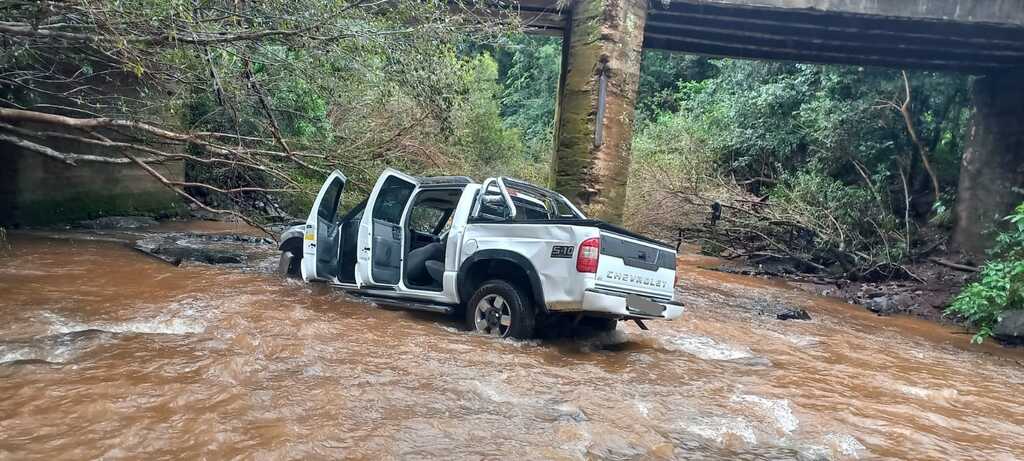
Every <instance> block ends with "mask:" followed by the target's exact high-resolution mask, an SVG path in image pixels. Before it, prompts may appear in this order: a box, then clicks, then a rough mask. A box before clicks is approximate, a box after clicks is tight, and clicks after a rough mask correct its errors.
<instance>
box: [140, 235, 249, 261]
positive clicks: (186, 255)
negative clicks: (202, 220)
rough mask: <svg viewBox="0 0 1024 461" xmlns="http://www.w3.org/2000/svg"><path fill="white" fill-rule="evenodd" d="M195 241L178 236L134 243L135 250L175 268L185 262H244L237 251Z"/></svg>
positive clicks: (243, 258)
mask: <svg viewBox="0 0 1024 461" xmlns="http://www.w3.org/2000/svg"><path fill="white" fill-rule="evenodd" d="M211 237H213V236H211ZM216 237H218V240H223V239H225V236H216ZM195 240H196V239H183V238H181V237H180V236H155V237H150V238H146V239H142V240H139V241H138V242H136V243H135V249H136V250H139V251H141V252H143V253H145V254H147V255H150V256H153V257H155V258H157V259H160V260H162V261H165V262H168V263H170V264H173V265H175V266H178V265H181V263H183V262H185V261H192V262H198V263H203V264H242V263H244V262H245V260H246V258H245V254H244V253H242V252H241V251H239V250H237V249H233V248H224V247H223V246H220V245H216V244H213V243H212V242H211V243H207V244H196V243H195ZM214 241H216V240H214ZM238 241H245V237H239V238H238Z"/></svg>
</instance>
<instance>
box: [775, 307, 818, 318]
mask: <svg viewBox="0 0 1024 461" xmlns="http://www.w3.org/2000/svg"><path fill="white" fill-rule="evenodd" d="M775 318H777V319H779V320H810V319H811V314H808V313H807V310H805V309H800V308H794V309H786V310H784V311H782V312H779V313H778V314H777V315H776V316H775Z"/></svg>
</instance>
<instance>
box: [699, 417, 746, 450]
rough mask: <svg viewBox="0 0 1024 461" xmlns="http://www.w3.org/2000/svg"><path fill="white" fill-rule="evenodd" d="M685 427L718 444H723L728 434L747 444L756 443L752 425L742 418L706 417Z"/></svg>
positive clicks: (728, 436)
mask: <svg viewBox="0 0 1024 461" xmlns="http://www.w3.org/2000/svg"><path fill="white" fill-rule="evenodd" d="M685 429H686V430H688V431H690V432H692V433H694V434H697V435H699V436H701V437H703V438H705V439H708V440H711V441H714V442H715V443H717V444H719V445H723V444H725V442H726V440H727V439H728V438H730V436H731V437H737V438H739V439H740V440H742V441H743V442H744V443H746V444H747V445H754V444H755V443H757V434H756V433H755V432H754V427H753V426H751V425H750V423H749V422H747V420H745V419H743V418H708V419H705V420H702V421H700V422H698V423H696V424H692V425H689V426H687V427H686V428H685Z"/></svg>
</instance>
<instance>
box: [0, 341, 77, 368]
mask: <svg viewBox="0 0 1024 461" xmlns="http://www.w3.org/2000/svg"><path fill="white" fill-rule="evenodd" d="M75 352H76V351H74V350H73V349H72V348H70V347H67V346H57V347H53V348H46V347H41V346H36V347H32V346H4V345H0V364H2V363H7V362H14V361H17V360H42V361H46V362H53V363H63V362H67V361H68V360H70V359H71V358H72V357H74V355H75Z"/></svg>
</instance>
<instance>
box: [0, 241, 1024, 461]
mask: <svg viewBox="0 0 1024 461" xmlns="http://www.w3.org/2000/svg"><path fill="white" fill-rule="evenodd" d="M12 244H13V249H14V250H13V255H9V256H7V257H4V258H0V458H4V459H30V458H35V459H86V458H144V459H163V458H185V459H198V458H212V459H220V458H243V459H309V458H357V459H417V458H442V459H482V458H487V459H495V458H500V459H504V458H516V459H581V458H584V459H593V458H598V459H890V458H891V459H914V460H921V459H996V460H1011V459H1022V458H1024V444H1022V442H1024V366H1021V365H1020V363H1021V361H1022V360H1024V357H1022V354H1020V353H1019V352H1018V351H1011V350H1004V349H1000V348H998V347H996V346H993V345H983V346H969V345H968V344H967V342H968V337H966V336H964V335H962V334H956V332H954V331H952V330H951V329H948V328H945V327H941V326H938V325H935V324H932V323H926V322H923V321H919V320H914V319H909V318H878V317H874V316H872V315H870V314H869V313H867V312H864V311H863V310H861V309H860V308H857V307H854V306H849V305H846V304H843V303H841V302H838V301H834V300H829V299H827V298H820V297H815V296H811V295H808V294H805V293H803V292H800V291H797V290H795V289H793V288H791V287H789V286H787V285H786V284H784V283H779V282H773V281H768V280H764V279H757V278H749V277H743V276H737V275H730V274H723V273H717V272H710V271H704V270H701V269H697V268H696V266H697V264H698V263H701V262H702V261H701V258H699V257H696V256H685V257H683V258H681V267H682V276H681V280H682V282H681V285H682V287H681V293H682V299H683V300H684V301H685V302H686V304H687V305H688V309H687V312H686V313H685V314H684V317H683V318H682V319H680V320H679V321H676V322H671V323H653V322H652V323H651V324H650V326H651V327H652V329H651V330H650V331H646V332H645V331H640V330H639V329H637V328H636V327H634V326H632V325H629V326H620V327H619V331H617V332H616V333H614V334H610V335H602V336H596V337H590V338H576V339H569V338H563V339H556V340H545V341H532V342H513V341H500V340H493V339H490V338H486V337H480V336H476V335H474V334H470V333H467V332H464V331H462V330H460V329H459V327H458V323H456V322H454V321H452V320H449V319H447V318H444V317H441V316H435V315H424V314H416V313H408V312H400V311H390V310H382V309H379V308H376V307H374V306H373V305H370V304H365V303H362V302H358V301H354V300H352V299H350V298H347V297H346V296H344V295H342V294H340V293H338V292H335V291H332V290H329V289H323V287H318V286H310V285H305V284H302V283H299V282H297V281H292V280H281V279H279V278H277V277H275V276H273V275H271V274H268V273H264V272H261V271H259V270H242V269H239V268H227V267H213V266H202V265H192V266H189V267H172V266H170V265H167V264H164V263H162V262H159V261H156V260H154V259H151V258H149V257H147V256H144V255H142V254H140V253H138V252H135V251H133V250H130V249H128V248H126V247H125V246H123V245H119V244H117V243H111V242H104V241H80V240H54V239H48V238H40V237H32V236H19V235H17V234H16V235H14V236H13V238H12ZM263 257H264V258H265V260H261V261H259V262H258V263H257V264H256V266H258V267H260V268H265V267H272V266H273V264H274V260H273V257H274V255H273V253H272V252H271V251H267V252H266V253H265V255H264V256H263ZM764 300H770V301H772V302H775V303H784V304H789V305H793V306H798V307H803V308H806V309H807V310H808V311H809V312H810V314H811V316H812V317H813V320H812V321H810V322H796V321H791V322H781V321H777V320H774V319H773V318H771V317H769V316H764V315H759V314H758V313H757V312H756V310H752V309H750V308H749V307H750V306H751V305H753V304H756V303H758V302H763V301H764Z"/></svg>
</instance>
